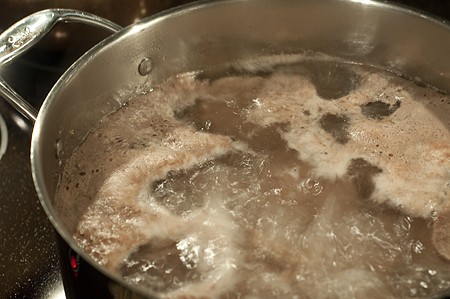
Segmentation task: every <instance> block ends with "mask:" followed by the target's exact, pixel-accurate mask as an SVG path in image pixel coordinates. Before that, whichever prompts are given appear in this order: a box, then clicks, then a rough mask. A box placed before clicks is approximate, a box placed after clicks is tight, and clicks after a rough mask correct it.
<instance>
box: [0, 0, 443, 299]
mask: <svg viewBox="0 0 450 299" xmlns="http://www.w3.org/2000/svg"><path fill="white" fill-rule="evenodd" d="M80 18H81V16H80V15H77V20H79V19H80ZM91 20H92V19H91ZM54 21H55V19H53V20H52V22H54ZM95 23H103V24H105V22H103V21H99V20H96V21H95ZM106 24H107V23H106ZM28 27H29V30H26V29H23V28H21V29H20V30H19V29H17V28H13V29H12V30H10V31H8V32H9V33H8V34H11V33H12V32H19V37H20V36H22V37H23V40H22V41H21V42H19V43H18V46H17V47H16V48H15V49H13V50H14V51H22V49H25V48H24V46H25V45H27V42H28V40H35V37H36V36H35V35H37V34H35V29H34V28H35V27H33V26H28ZM106 27H107V28H110V29H114V28H115V29H117V27H115V26H114V25H111V24H109V25H107V26H106ZM17 30H19V31H17ZM23 30H25V31H23ZM20 32H22V33H20ZM23 32H25V33H23ZM14 34H17V33H14ZM2 38H3V39H2V40H4V39H5V38H6V40H8V42H7V45H9V46H11V45H10V44H11V42H13V41H16V40H17V39H16V37H14V38H11V35H10V36H5V35H2ZM3 43H5V42H3ZM30 45H31V44H30ZM2 47H3V48H2ZM13 48H14V47H13ZM8 49H11V48H8ZM0 50H1V52H2V54H1V56H0V62H5V61H8V60H9V58H10V57H12V56H13V55H11V56H8V55H9V52H8V53H6V50H5V45H4V44H1V43H0ZM8 51H9V50H8ZM308 51H315V52H322V53H325V54H328V55H331V56H337V57H342V58H345V59H348V60H352V61H354V62H357V63H363V64H370V65H375V66H378V67H381V68H385V69H389V70H391V71H393V72H397V73H399V74H403V75H404V76H407V77H410V78H413V79H415V80H417V81H420V82H423V83H427V84H431V85H433V86H435V87H436V88H439V89H440V90H442V91H444V92H449V91H450V59H448V53H450V27H449V26H448V25H446V24H445V22H442V21H439V20H436V19H432V18H429V17H427V16H425V15H422V14H420V13H416V12H413V11H410V10H407V9H404V8H398V7H395V6H391V5H388V4H384V3H379V2H373V1H370V0H360V1H355V0H353V1H351V0H349V1H345V0H284V1H274V0H230V1H216V2H208V1H207V2H199V3H195V4H191V5H188V6H184V7H180V8H177V9H174V10H169V11H166V12H163V13H161V14H159V15H155V16H153V17H150V18H147V19H145V20H143V21H141V22H138V23H136V24H134V25H132V26H129V27H127V28H125V29H122V30H120V31H119V32H117V33H115V34H113V35H112V36H110V37H108V38H107V39H105V40H104V41H102V42H101V43H99V44H98V45H97V46H95V47H94V48H93V49H92V50H90V51H89V52H87V53H86V54H85V55H84V56H83V57H82V58H80V59H79V60H78V61H77V62H76V63H75V64H74V65H72V67H70V68H69V69H68V70H67V72H66V73H65V74H64V75H63V76H62V77H61V78H60V79H59V81H58V82H57V83H56V85H55V86H54V87H53V89H52V90H51V92H50V93H49V94H48V96H47V98H46V100H45V102H44V104H43V106H42V108H41V110H40V111H39V114H38V116H37V119H36V124H35V127H34V131H33V136H32V144H31V165H32V171H33V179H34V182H35V186H36V190H37V193H38V195H39V198H40V200H41V203H42V205H43V207H44V209H45V211H46V213H47V214H48V217H49V219H50V220H51V222H52V223H53V225H54V226H55V228H56V230H57V231H58V233H59V234H60V235H61V236H62V237H63V238H64V239H65V241H66V242H67V243H68V244H69V245H70V246H71V247H72V248H74V250H75V251H77V252H78V253H79V254H80V256H81V257H82V258H83V259H85V260H87V261H88V262H89V263H91V264H92V265H93V267H95V268H96V269H97V270H98V271H99V272H101V273H102V274H103V275H105V276H106V277H107V278H108V279H109V283H110V289H111V294H112V297H113V298H137V296H142V297H145V296H147V297H151V294H144V293H142V291H141V290H139V289H137V288H135V287H133V286H130V285H127V284H126V283H125V282H124V281H122V280H121V278H120V277H117V276H115V275H114V274H111V273H109V272H108V271H107V270H106V269H104V268H103V267H101V266H99V265H97V264H96V263H95V262H94V261H93V260H92V259H91V258H90V257H89V256H88V255H87V254H85V253H84V252H82V251H81V250H80V248H79V247H78V246H77V244H76V243H75V241H74V239H73V238H72V231H73V229H74V228H73V227H69V226H68V225H67V224H66V223H65V222H64V221H63V220H62V219H61V217H60V216H59V215H58V213H57V212H56V211H55V209H54V207H53V197H54V194H55V191H56V188H57V184H58V179H59V176H60V173H61V170H62V168H63V167H64V165H65V163H66V160H67V159H68V157H69V156H70V155H71V153H72V152H73V150H74V149H75V148H76V147H77V146H78V145H79V144H80V143H81V142H82V140H83V138H84V137H85V136H86V134H87V133H88V132H89V130H90V129H91V128H92V127H93V126H94V125H95V124H96V123H97V122H98V121H99V120H100V119H101V118H102V117H103V116H104V115H106V114H108V113H109V112H111V111H114V110H116V109H118V108H119V107H120V106H121V105H122V104H123V103H124V102H125V101H126V100H128V99H129V98H131V97H132V95H133V94H135V93H136V92H137V91H139V90H142V89H145V88H149V87H151V86H153V85H155V84H158V82H161V81H162V80H164V79H165V78H167V77H169V76H171V75H174V74H178V73H181V72H188V71H196V70H202V69H206V68H210V67H211V66H213V65H226V64H229V63H232V62H234V61H237V60H245V59H249V58H255V57H258V56H266V55H271V54H279V53H299V52H308ZM14 53H16V52H14ZM3 91H5V88H3ZM7 93H8V92H3V95H4V96H5V95H6V94H7ZM6 97H9V98H10V99H12V100H16V99H17V97H18V96H17V94H15V93H11V92H10V91H9V94H7V95H6ZM22 109H23V110H24V111H25V112H28V114H29V117H30V118H33V115H34V112H33V111H30V110H29V107H26V106H25V107H23V108H22ZM449 129H450V128H449ZM74 213H75V215H74V217H78V216H79V215H76V211H74ZM114 296H115V297H114Z"/></svg>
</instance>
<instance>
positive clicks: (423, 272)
mask: <svg viewBox="0 0 450 299" xmlns="http://www.w3.org/2000/svg"><path fill="white" fill-rule="evenodd" d="M449 115H450V98H449V97H448V96H447V95H443V94H442V93H439V92H437V91H435V90H433V89H432V88H427V87H424V86H418V85H416V84H414V83H412V82H410V81H407V80H405V79H402V78H400V77H398V76H395V75H393V74H390V73H388V72H384V71H381V70H378V69H374V68H370V67H364V66H358V65H353V64H348V63H345V62H342V61H338V60H334V59H331V58H328V57H315V56H312V57H311V56H276V57H266V58H261V59H258V60H255V61H246V62H243V63H240V64H236V65H234V66H232V67H229V68H226V69H222V70H218V71H210V72H203V73H198V74H196V75H193V74H181V75H179V76H177V77H174V78H170V79H168V80H167V81H166V82H164V83H162V84H161V85H159V86H156V87H154V89H153V90H152V91H151V92H148V93H147V94H143V95H140V96H138V97H136V98H135V99H133V100H131V101H129V102H128V104H127V105H125V106H124V107H122V108H121V109H119V110H118V111H117V112H115V113H113V114H111V115H110V116H108V117H107V118H105V119H104V120H102V122H101V123H99V124H98V126H97V127H96V128H95V129H94V130H93V131H92V132H91V133H90V135H89V136H88V137H87V138H86V140H85V142H84V143H83V144H82V145H81V146H80V148H78V149H77V150H76V151H75V153H74V154H73V157H71V159H70V161H69V162H68V164H67V166H66V168H65V170H64V174H63V176H62V179H61V182H60V187H59V190H58V194H57V201H56V207H57V209H58V211H59V213H60V214H61V216H62V217H63V218H64V219H65V221H66V222H67V225H68V226H69V227H70V228H71V229H72V232H73V235H74V237H75V239H76V241H77V242H78V244H79V245H80V246H81V247H82V248H83V249H84V250H85V251H86V252H87V253H89V254H90V255H91V256H92V257H93V258H94V259H95V260H96V261H97V262H98V263H100V264H101V265H104V266H106V267H107V268H108V269H110V270H112V271H114V272H116V273H119V274H120V275H122V276H123V277H124V279H125V280H126V281H128V282H129V283H131V284H136V285H139V286H140V287H144V288H148V289H149V290H151V291H152V292H157V293H159V294H161V296H162V297H163V298H263V297H271V298H330V297H332V298H434V297H436V296H438V295H441V294H444V293H445V292H447V291H448V290H449V289H450V241H449V240H450V236H449V231H450V230H449V228H450V201H449V190H450V162H449V161H450V159H449V158H450V132H449V128H450V118H449ZM186 296H187V297H186ZM189 296H192V297H189Z"/></svg>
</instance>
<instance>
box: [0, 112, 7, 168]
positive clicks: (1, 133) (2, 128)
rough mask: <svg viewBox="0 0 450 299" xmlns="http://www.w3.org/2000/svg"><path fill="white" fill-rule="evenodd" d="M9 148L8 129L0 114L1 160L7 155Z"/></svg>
mask: <svg viewBox="0 0 450 299" xmlns="http://www.w3.org/2000/svg"><path fill="white" fill-rule="evenodd" d="M7 148H8V128H7V127H6V122H5V120H4V119H3V117H2V115H1V114H0V160H1V159H2V157H3V155H4V154H5V153H6V149H7Z"/></svg>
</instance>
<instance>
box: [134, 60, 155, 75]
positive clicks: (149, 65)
mask: <svg viewBox="0 0 450 299" xmlns="http://www.w3.org/2000/svg"><path fill="white" fill-rule="evenodd" d="M153 67H154V64H153V60H152V59H151V58H144V59H143V60H142V61H141V63H139V67H138V71H139V74H140V75H141V76H146V75H148V74H150V73H151V72H152V70H153Z"/></svg>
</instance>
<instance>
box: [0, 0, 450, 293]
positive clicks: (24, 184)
mask: <svg viewBox="0 0 450 299" xmlns="http://www.w3.org/2000/svg"><path fill="white" fill-rule="evenodd" d="M384 2H385V1H384ZM393 2H397V3H402V4H406V5H410V6H415V7H418V8H420V9H422V10H425V11H429V12H431V13H432V14H434V15H437V16H439V17H442V18H445V19H448V20H450V1H446V0H433V1H431V0H395V1H393ZM0 6H1V4H0ZM10 17H11V16H10ZM20 17H22V16H20ZM20 17H17V19H19V18H20ZM1 25H2V24H1V23H0V32H1V31H3V30H4V29H5V28H1ZM90 46H91V45H89V44H85V45H84V46H83V48H81V49H77V51H69V52H61V51H60V49H58V50H57V51H55V50H53V49H48V47H45V49H40V50H39V49H38V50H36V51H31V53H28V54H26V55H25V56H23V57H21V58H20V59H19V60H18V61H17V62H14V63H12V64H11V65H10V66H8V67H7V68H6V69H4V70H0V71H1V72H0V75H1V76H3V77H4V78H5V79H6V81H7V82H8V83H10V85H12V86H13V87H14V88H15V89H17V91H18V92H19V93H20V94H22V96H23V97H25V98H26V99H27V100H29V101H30V102H31V103H32V104H33V105H34V106H35V107H36V108H39V106H40V105H41V103H42V100H43V99H44V98H45V95H46V94H47V92H48V91H49V90H50V88H51V86H52V85H53V84H54V83H55V82H56V80H57V78H58V77H59V76H60V75H61V74H62V73H63V72H64V70H65V69H66V68H67V67H68V66H69V65H70V64H71V63H72V62H73V61H74V60H75V59H76V57H78V56H79V55H80V54H81V53H83V52H84V51H86V50H87V49H88V48H89V47H90ZM0 129H1V130H0V141H1V144H0V298H24V299H26V298H37V299H39V298H42V299H63V298H66V296H65V294H64V289H63V285H62V279H61V273H60V269H61V267H60V260H59V257H58V254H57V252H58V250H57V246H56V235H55V232H54V230H53V228H52V225H51V224H50V222H49V221H48V219H47V217H46V215H45V213H44V211H43V209H42V208H41V206H40V203H39V200H38V198H37V195H36V193H35V191H34V186H33V182H32V178H31V170H30V163H29V150H30V139H31V137H30V135H31V130H32V125H31V124H30V123H29V122H28V121H27V120H25V119H24V118H23V117H22V116H20V115H19V114H18V113H16V112H15V111H14V110H13V109H12V108H11V107H10V106H8V105H7V104H5V102H4V101H2V100H1V99H0Z"/></svg>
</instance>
